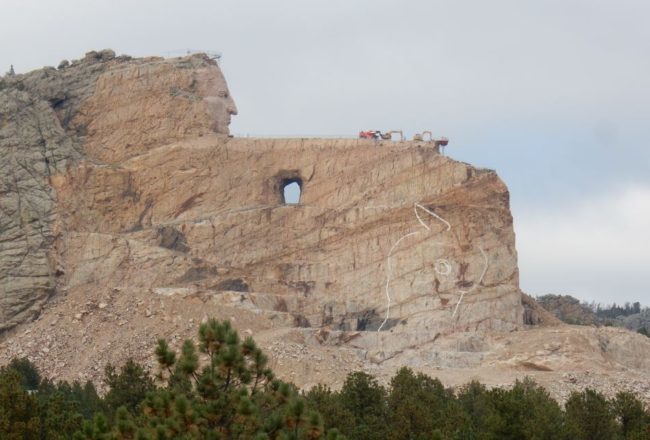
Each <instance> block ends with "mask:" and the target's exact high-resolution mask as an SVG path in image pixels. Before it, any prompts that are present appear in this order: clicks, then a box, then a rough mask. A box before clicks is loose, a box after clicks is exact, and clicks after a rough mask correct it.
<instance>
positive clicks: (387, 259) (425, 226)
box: [377, 202, 451, 333]
mask: <svg viewBox="0 0 650 440" xmlns="http://www.w3.org/2000/svg"><path fill="white" fill-rule="evenodd" d="M418 208H420V209H422V210H423V211H425V212H426V213H427V214H429V215H431V216H432V217H433V218H435V219H436V220H438V221H440V222H442V223H444V224H445V225H446V226H447V231H450V230H451V225H450V224H449V222H448V221H447V220H445V219H444V218H442V217H440V216H439V215H438V214H436V213H435V212H433V211H431V210H430V209H428V208H425V207H424V206H422V205H420V204H419V203H417V202H415V203H414V204H413V211H414V212H415V217H416V218H417V219H418V222H420V225H422V227H423V228H425V229H426V230H427V231H431V228H430V227H429V226H428V225H427V224H426V223H424V222H423V221H422V219H421V218H420V214H418ZM420 232H422V231H415V232H409V233H408V234H404V235H402V236H401V237H400V238H399V240H397V241H396V242H395V243H394V244H393V246H391V248H390V251H388V256H387V257H386V286H385V288H384V291H385V292H386V317H385V318H384V321H383V322H382V323H381V325H380V326H379V328H378V329H377V332H378V333H379V332H380V331H381V329H382V328H383V327H384V325H385V324H386V322H387V321H388V317H389V316H390V306H391V298H390V290H389V286H390V276H391V273H390V272H391V267H390V256H391V255H392V254H393V251H394V250H395V248H396V247H397V245H399V244H400V243H401V242H402V240H404V239H405V238H407V237H410V236H412V235H416V234H419V233H420ZM450 271H451V268H450Z"/></svg>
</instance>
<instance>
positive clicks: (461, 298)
mask: <svg viewBox="0 0 650 440" xmlns="http://www.w3.org/2000/svg"><path fill="white" fill-rule="evenodd" d="M478 249H479V250H480V251H481V254H482V255H483V260H484V265H483V272H481V276H480V278H479V279H478V281H477V282H476V283H474V285H473V286H472V287H471V288H470V289H469V290H461V291H460V298H458V302H457V303H456V307H455V308H454V313H452V315H451V317H452V318H454V317H455V316H456V312H458V307H459V306H460V303H461V302H462V301H463V297H464V296H465V294H466V293H470V292H471V291H473V290H474V289H476V286H478V285H479V284H481V283H482V282H483V277H485V273H486V272H487V269H488V257H487V254H486V253H485V251H484V250H483V248H482V247H480V246H479V248H478Z"/></svg>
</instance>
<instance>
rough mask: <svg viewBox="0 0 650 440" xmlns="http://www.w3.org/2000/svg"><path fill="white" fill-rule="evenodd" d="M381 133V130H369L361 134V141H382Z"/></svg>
mask: <svg viewBox="0 0 650 440" xmlns="http://www.w3.org/2000/svg"><path fill="white" fill-rule="evenodd" d="M380 138H381V131H379V130H367V131H360V132H359V139H380Z"/></svg>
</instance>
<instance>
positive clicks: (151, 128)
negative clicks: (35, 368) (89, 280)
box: [0, 50, 236, 331]
mask: <svg viewBox="0 0 650 440" xmlns="http://www.w3.org/2000/svg"><path fill="white" fill-rule="evenodd" d="M234 113H236V108H235V106H234V103H233V102H232V99H231V98H230V97H229V94H228V89H227V87H226V84H225V80H224V79H223V76H222V75H221V72H220V70H219V68H218V67H217V66H216V64H215V62H214V61H212V60H210V59H209V58H207V57H205V56H203V55H196V56H190V57H185V58H179V59H171V60H164V59H162V58H143V59H131V58H130V57H124V56H122V57H115V54H114V53H113V52H112V51H110V50H105V51H101V52H89V53H88V54H87V55H86V57H85V58H83V59H82V60H76V61H73V62H72V64H70V63H67V62H64V63H61V66H60V68H59V69H54V68H52V67H46V68H44V69H40V70H36V71H34V72H30V73H28V74H24V75H15V76H9V75H7V76H5V77H3V78H0V155H1V158H2V159H1V160H0V331H3V330H6V329H9V328H11V327H13V326H15V325H16V324H18V323H20V322H23V321H25V320H30V319H33V318H34V317H36V316H38V314H39V313H40V311H41V309H42V307H43V305H44V304H45V302H46V301H47V299H48V298H49V297H50V296H51V295H53V294H55V292H56V291H57V290H60V289H62V288H65V281H64V279H65V278H64V277H63V275H64V273H65V272H66V271H67V270H71V269H72V268H70V267H68V266H66V263H65V262H63V261H61V259H60V257H61V252H60V250H59V249H58V248H56V246H55V245H56V241H57V240H55V239H56V238H57V237H58V235H56V234H57V233H55V232H54V230H55V229H56V228H55V226H54V225H55V223H56V222H57V220H58V219H59V218H60V215H59V214H60V213H61V211H60V206H61V204H59V203H57V201H60V198H59V197H58V196H57V194H56V192H55V191H54V189H53V188H52V179H53V178H54V177H55V176H60V175H62V174H65V173H66V172H67V171H66V170H68V169H70V170H74V169H75V168H76V167H77V166H78V163H79V161H82V162H83V161H84V160H89V161H91V162H92V163H94V164H100V163H113V162H115V161H119V160H122V159H124V158H126V157H130V156H132V155H137V154H139V153H142V152H143V151H146V150H147V149H148V148H149V147H150V146H152V145H154V144H155V145H159V144H161V143H165V142H169V141H173V140H176V139H183V138H185V137H188V136H190V137H195V136H201V135H203V134H204V133H211V134H215V133H219V134H228V123H229V122H230V115H231V114H234ZM100 139H101V142H103V143H102V144H98V143H97V142H98V140H100ZM106 191H110V189H108V188H107V189H106ZM99 197H101V196H99ZM89 202H90V203H92V202H93V201H92V200H89ZM97 202H98V203H101V200H98V201H97ZM58 231H59V232H58V233H61V234H67V233H68V232H72V231H67V230H62V229H60V228H59V229H58Z"/></svg>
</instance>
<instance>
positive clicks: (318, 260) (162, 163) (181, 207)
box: [0, 51, 650, 385]
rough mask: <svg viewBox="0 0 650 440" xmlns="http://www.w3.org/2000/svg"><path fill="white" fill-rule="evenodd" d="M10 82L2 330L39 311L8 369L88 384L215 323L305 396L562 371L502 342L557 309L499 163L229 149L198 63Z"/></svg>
mask: <svg viewBox="0 0 650 440" xmlns="http://www.w3.org/2000/svg"><path fill="white" fill-rule="evenodd" d="M0 88H1V89H2V90H1V91H0V151H1V152H2V155H3V161H2V163H1V164H0V167H1V168H0V178H1V179H2V180H1V181H0V183H1V184H2V192H0V211H1V212H0V214H1V215H2V217H1V219H0V285H1V286H2V291H1V292H0V294H1V296H0V301H1V304H0V305H1V307H2V309H1V315H0V330H7V329H11V328H13V327H15V326H16V325H17V324H19V323H28V322H29V321H31V320H33V319H34V318H36V317H38V320H37V321H36V322H33V323H31V324H25V325H23V326H22V327H21V328H20V329H19V330H18V331H16V330H14V331H13V332H10V333H8V334H5V342H4V343H3V344H1V345H0V361H4V360H6V359H9V358H10V357H11V356H16V355H29V356H30V357H32V358H33V360H35V361H36V362H37V363H39V364H40V365H44V366H46V367H45V368H46V371H47V372H48V373H49V374H50V375H52V376H53V377H74V378H77V377H81V378H95V379H97V378H98V375H99V374H100V373H99V372H100V371H101V369H102V368H103V363H105V362H108V361H110V362H119V360H120V359H123V358H125V357H128V356H132V357H135V358H137V359H140V360H143V361H146V362H152V358H151V357H150V354H151V353H150V351H149V348H150V347H151V343H152V341H153V340H155V338H156V337H158V336H167V337H169V338H171V340H172V342H173V343H179V342H180V341H181V340H182V339H183V337H185V336H190V335H192V334H193V332H194V329H195V326H196V323H197V322H198V321H199V320H200V319H203V318H204V317H205V316H208V315H211V316H217V317H222V318H230V319H232V320H233V321H235V323H236V326H237V327H238V328H240V330H242V331H245V332H246V333H247V334H255V337H256V339H257V340H258V341H259V342H260V343H261V344H262V345H263V346H264V347H265V348H267V349H268V350H270V351H271V353H272V354H273V355H274V359H275V361H276V362H277V364H276V365H275V368H276V369H277V370H278V371H279V372H280V374H284V375H286V376H288V378H289V379H291V380H294V381H295V382H296V383H298V384H300V385H305V384H308V383H311V382H316V381H325V382H329V383H336V382H337V381H338V380H339V379H341V378H342V377H343V374H342V373H344V372H345V371H349V370H350V369H369V371H370V372H373V373H377V374H383V373H386V374H391V372H392V371H393V370H394V368H396V367H397V366H399V365H404V364H408V365H411V366H413V367H416V368H464V369H472V368H474V369H480V368H483V367H484V366H485V365H488V364H486V363H489V365H490V366H491V368H494V367H495V365H502V366H503V368H506V369H511V370H512V371H514V370H516V371H519V369H521V368H523V369H524V370H526V369H530V368H532V367H530V365H537V366H539V365H542V366H543V368H542V367H540V368H542V370H540V371H546V370H544V368H548V369H556V368H557V369H559V368H560V367H558V366H557V365H556V364H552V365H551V364H549V365H550V366H549V365H547V364H546V363H545V362H546V361H545V360H544V359H546V358H544V356H543V355H539V353H540V352H542V353H543V350H542V349H541V348H540V345H541V342H540V341H537V342H535V341H536V340H535V339H534V338H533V341H532V342H529V343H528V344H527V347H528V348H530V349H534V350H535V351H534V353H538V354H533V353H530V355H527V356H524V357H521V356H522V354H521V353H519V352H518V353H513V352H511V351H509V350H510V349H509V348H508V347H509V346H510V345H511V344H513V341H510V342H507V341H505V342H504V339H503V338H504V337H506V336H504V335H507V332H511V331H513V330H522V329H524V328H525V323H526V324H530V323H536V322H540V321H543V320H544V319H546V320H547V321H548V318H543V319H542V318H540V316H541V315H540V313H538V312H536V311H535V310H534V307H533V308H531V307H532V306H530V304H529V303H531V301H532V300H530V301H527V302H526V301H525V302H526V304H527V309H526V310H527V311H526V314H524V307H523V306H522V294H521V292H520V290H519V287H518V269H517V255H516V250H515V237H514V232H513V226H512V216H511V214H510V211H509V196H508V191H507V188H506V187H505V185H504V184H503V182H502V181H501V180H500V179H499V178H498V176H497V175H496V174H495V173H494V172H493V171H490V170H485V169H478V168H475V167H472V166H470V165H468V164H465V163H461V162H458V161H455V160H453V159H451V158H449V157H446V156H444V155H441V154H440V152H439V151H438V150H437V149H436V148H435V147H434V145H433V144H432V143H428V142H391V141H383V142H375V141H371V140H357V139H340V140H323V139H254V138H231V137H229V136H228V123H229V121H230V116H231V115H233V114H236V112H237V109H236V107H235V104H234V102H233V100H232V98H231V97H230V95H229V92H228V88H227V86H226V83H225V80H224V78H223V76H222V74H221V72H220V70H219V68H218V66H217V65H216V64H215V62H214V61H212V60H210V59H209V58H207V57H206V56H204V55H194V56H189V57H184V58H177V59H161V58H145V59H137V60H132V59H129V58H128V57H115V56H114V54H113V53H112V52H110V51H103V52H99V53H95V52H93V53H90V54H88V55H87V56H86V58H85V59H84V60H81V61H77V62H73V63H72V64H71V65H66V64H65V63H63V64H62V65H61V67H60V68H59V69H58V70H55V69H51V68H50V69H47V68H46V69H43V70H40V71H36V72H32V73H30V74H26V75H19V76H16V77H5V78H3V79H2V82H1V83H0ZM289 183H298V184H299V185H300V187H301V198H300V203H298V204H287V203H285V201H284V196H283V188H284V186H285V185H287V184H289ZM48 299H49V301H48ZM532 303H534V301H532ZM532 303H531V304H532ZM525 317H526V319H525V321H524V318H525ZM517 333H526V332H515V334H517ZM499 335H501V336H499ZM529 335H530V333H529ZM610 336H611V335H610ZM508 337H509V336H508ZM529 337H530V336H529ZM585 337H586V336H585ZM598 337H600V336H598ZM567 338H568V336H567ZM589 338H591V339H589ZM594 338H597V336H595V335H590V336H588V337H587V339H589V340H592V339H594ZM610 339H612V340H614V339H616V340H617V341H619V340H621V341H623V340H625V342H624V343H621V344H622V345H621V344H618V345H617V344H613V345H611V347H614V346H616V347H618V348H617V351H616V353H629V352H630V351H629V350H628V349H627V348H625V349H623V348H621V347H623V346H624V347H628V346H629V345H630V344H632V342H630V341H628V340H627V339H625V338H622V337H619V336H618V335H614V336H611V338H610ZM579 340H580V338H576V341H579ZM80 341H81V342H80ZM536 344H537V345H536ZM531 347H532V348H531ZM535 347H537V348H535ZM571 347H572V346H570V347H568V348H566V349H565V351H563V353H564V354H563V356H564V357H561V358H558V359H565V358H566V356H567V353H574V351H572V350H573V348H571ZM611 347H610V353H611V352H614V350H613V348H611ZM574 348H575V353H578V354H577V355H576V356H583V355H582V354H580V353H582V352H580V351H579V348H580V343H578V345H576V347H574ZM646 348H647V349H648V353H650V347H646ZM626 350H627V351H626ZM644 350H645V348H644ZM495 353H496V354H495ZM549 353H556V351H552V352H549ZM495 356H496V357H495ZM499 356H501V357H499ZM536 356H537V357H536ZM540 356H541V359H539V357H540ZM286 357H291V358H292V359H294V360H298V361H299V360H302V361H305V362H303V367H304V369H302V370H299V371H291V370H287V368H289V367H288V366H287V365H286V364H283V360H282V359H285V358H286ZM610 357H611V356H610ZM610 357H608V358H607V359H605V360H603V361H602V362H603V364H606V363H607V362H610V361H611V362H619V361H620V359H618V358H616V359H614V358H612V360H610ZM619 357H622V358H624V357H625V356H624V355H621V356H619ZM635 359H636V358H635ZM307 360H309V361H310V362H306V361H307ZM312 361H313V362H312ZM558 362H559V361H558ZM621 362H622V361H621ZM634 362H635V364H634V365H635V366H634V368H641V369H643V368H647V367H648V365H647V362H646V363H644V361H642V360H638V359H637V360H635V361H634ZM293 363H294V364H295V362H293ZM323 363H325V364H329V365H330V367H329V371H327V374H325V371H324V370H320V369H319V367H318V365H320V364H323ZM556 363H557V362H556ZM313 364H316V365H317V366H316V367H314V366H313ZM526 365H528V366H529V367H530V368H529V367H526ZM382 368H385V369H386V371H384V370H382ZM373 369H374V370H373ZM377 369H378V370H377ZM533 370H535V368H533ZM468 371H469V370H468ZM509 371H510V370H509ZM339 373H341V374H339ZM321 374H323V376H320V375H321ZM328 377H329V378H328Z"/></svg>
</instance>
